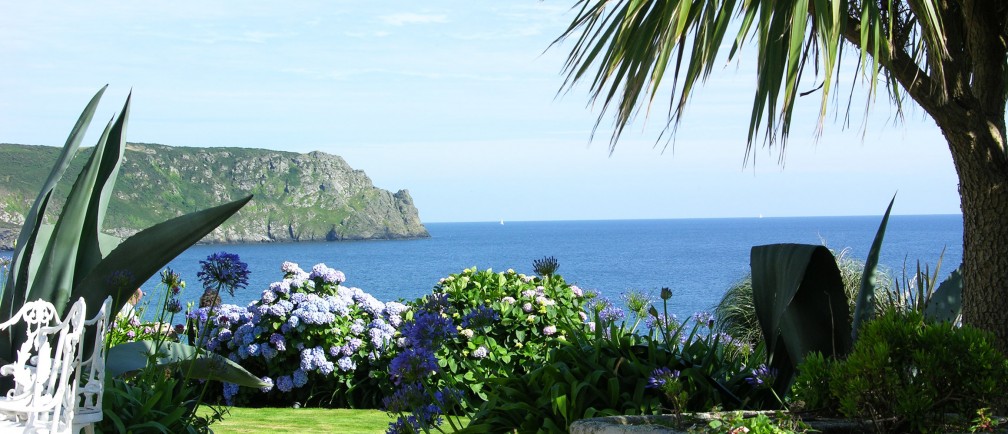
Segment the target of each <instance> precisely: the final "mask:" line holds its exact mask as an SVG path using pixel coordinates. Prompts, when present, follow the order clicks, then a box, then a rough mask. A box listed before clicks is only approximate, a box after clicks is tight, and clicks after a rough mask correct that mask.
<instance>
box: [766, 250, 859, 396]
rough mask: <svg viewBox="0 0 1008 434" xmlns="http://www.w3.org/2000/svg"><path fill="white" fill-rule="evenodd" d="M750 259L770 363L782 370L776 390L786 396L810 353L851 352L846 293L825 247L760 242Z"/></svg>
mask: <svg viewBox="0 0 1008 434" xmlns="http://www.w3.org/2000/svg"><path fill="white" fill-rule="evenodd" d="M751 264H752V274H753V279H752V280H753V307H754V308H755V311H756V316H757V318H758V319H759V322H760V329H761V332H762V333H763V336H764V339H765V342H766V345H767V354H769V356H770V357H769V364H770V366H771V367H773V368H774V369H777V370H778V371H779V374H780V375H779V376H778V377H777V381H776V383H775V384H774V390H776V391H777V394H778V395H780V396H783V395H784V394H785V393H786V392H787V389H788V387H789V386H790V384H791V380H792V379H793V378H794V371H795V366H797V365H798V364H799V363H801V361H802V359H804V357H805V355H806V354H808V353H810V352H812V351H818V352H821V353H823V354H827V355H829V356H834V355H842V354H846V353H847V352H848V351H849V349H850V347H851V333H850V323H849V322H848V321H847V319H848V318H849V316H850V313H849V310H848V309H849V308H848V302H847V294H846V293H845V292H844V287H843V281H842V280H841V278H840V270H839V269H838V268H837V265H836V261H835V260H834V258H833V254H832V253H830V251H829V249H827V248H825V247H823V246H813V245H806V244H772V245H767V246H756V247H753V248H752V259H751Z"/></svg>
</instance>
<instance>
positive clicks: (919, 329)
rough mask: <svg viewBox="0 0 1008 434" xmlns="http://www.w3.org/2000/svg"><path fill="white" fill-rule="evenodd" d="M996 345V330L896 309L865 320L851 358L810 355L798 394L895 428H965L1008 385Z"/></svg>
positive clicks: (1007, 374) (1007, 370)
mask: <svg viewBox="0 0 1008 434" xmlns="http://www.w3.org/2000/svg"><path fill="white" fill-rule="evenodd" d="M991 342H993V340H992V336H991V335H990V334H989V333H987V332H984V331H981V330H978V329H975V328H973V327H970V326H961V327H959V326H955V325H953V324H951V323H947V322H942V323H929V322H925V321H924V317H923V315H922V314H921V313H920V312H915V311H910V312H905V311H896V310H889V311H887V312H886V313H884V314H883V315H881V316H879V317H878V318H876V319H875V320H872V321H870V322H868V323H867V324H866V325H865V327H864V328H863V329H862V331H861V336H860V338H859V339H858V341H857V343H856V344H855V345H854V348H853V349H852V351H851V353H850V355H849V356H848V357H847V359H845V360H842V361H838V362H835V363H829V362H825V361H823V360H822V357H821V356H819V357H808V358H807V359H806V361H805V363H803V364H802V365H801V366H800V367H799V371H800V372H802V374H801V375H800V376H799V380H798V381H797V382H796V384H795V395H794V397H795V398H796V399H804V400H806V402H807V403H808V404H809V405H810V406H813V407H814V406H815V404H817V403H818V404H821V405H823V406H830V405H833V404H836V405H837V406H838V407H837V408H838V409H839V411H840V412H841V413H842V414H843V415H845V416H847V417H855V418H866V419H871V420H873V421H876V422H877V423H879V424H880V426H883V427H885V428H887V429H890V430H894V431H901V432H906V431H914V432H928V431H931V430H936V429H941V427H945V426H947V425H948V424H953V425H954V426H956V427H959V428H962V427H965V426H966V425H965V424H966V423H967V422H968V420H969V418H971V417H972V416H974V415H976V414H977V412H978V411H979V410H980V409H982V408H985V407H990V406H991V405H992V404H994V403H995V400H996V399H998V398H999V397H1000V396H1001V395H1002V394H1003V391H1004V390H1005V388H1006V387H1008V361H1006V359H1005V357H1004V355H1003V354H1001V353H999V352H998V351H997V350H996V349H994V347H993V346H992V345H991ZM824 371H829V378H828V383H829V385H828V390H829V394H830V396H829V397H825V396H824V392H823V384H822V383H823V373H824Z"/></svg>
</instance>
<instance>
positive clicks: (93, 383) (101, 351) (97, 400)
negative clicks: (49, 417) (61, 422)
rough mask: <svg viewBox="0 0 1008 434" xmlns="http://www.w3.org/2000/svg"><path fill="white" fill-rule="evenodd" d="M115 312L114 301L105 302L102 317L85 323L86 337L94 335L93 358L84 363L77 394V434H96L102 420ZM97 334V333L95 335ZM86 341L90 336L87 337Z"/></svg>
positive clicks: (75, 421)
mask: <svg viewBox="0 0 1008 434" xmlns="http://www.w3.org/2000/svg"><path fill="white" fill-rule="evenodd" d="M111 309H112V297H108V298H106V299H105V302H104V303H102V305H101V307H100V308H99V309H98V313H97V314H96V315H95V316H94V317H92V318H91V319H89V320H87V321H85V322H84V327H85V334H91V333H94V342H93V345H92V346H91V355H90V356H89V357H88V359H87V360H84V361H83V362H82V363H81V367H80V370H78V372H79V375H80V383H79V384H80V386H79V387H80V388H79V389H78V390H77V403H76V405H77V408H76V409H75V411H74V419H73V432H74V433H79V432H80V431H81V430H82V429H83V430H85V432H87V433H88V434H93V433H94V424H95V423H97V422H101V420H102V417H103V416H102V393H103V392H104V390H105V355H106V353H107V348H106V346H105V337H106V336H107V335H108V328H109V316H110V315H109V312H111ZM92 330H93V331H92ZM85 337H86V336H85ZM86 344H87V339H81V341H80V345H81V349H80V351H81V354H85V352H84V350H85V349H86V348H85V345H86Z"/></svg>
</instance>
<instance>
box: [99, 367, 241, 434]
mask: <svg viewBox="0 0 1008 434" xmlns="http://www.w3.org/2000/svg"><path fill="white" fill-rule="evenodd" d="M155 365H156V362H152V363H150V364H149V365H148V367H146V368H144V369H143V370H141V371H139V373H137V374H136V375H134V376H132V377H129V378H122V377H111V376H110V377H108V378H107V379H106V382H105V389H104V393H103V395H102V399H103V401H104V403H103V405H102V410H103V412H104V413H103V414H104V418H102V420H101V422H99V423H98V424H97V425H96V431H97V432H103V433H128V432H162V433H212V432H213V431H212V430H211V429H210V424H212V423H214V422H216V421H220V420H221V419H222V418H223V416H224V414H226V409H223V408H220V407H216V406H206V405H205V404H202V403H201V398H202V393H203V389H204V388H205V383H203V382H200V381H197V380H195V379H188V380H187V379H186V376H185V374H184V373H183V372H181V370H180V369H178V368H167V369H166V368H164V367H158V366H155ZM201 405H203V406H204V407H209V408H210V411H206V410H200V411H197V409H199V407H200V406H201Z"/></svg>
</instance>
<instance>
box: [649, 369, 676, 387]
mask: <svg viewBox="0 0 1008 434" xmlns="http://www.w3.org/2000/svg"><path fill="white" fill-rule="evenodd" d="M678 379H679V371H675V370H672V369H669V368H667V367H661V368H658V369H655V370H654V372H652V373H651V376H650V377H648V384H647V387H648V388H651V389H661V388H662V387H664V386H665V384H666V383H668V382H670V381H677V380H678Z"/></svg>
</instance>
